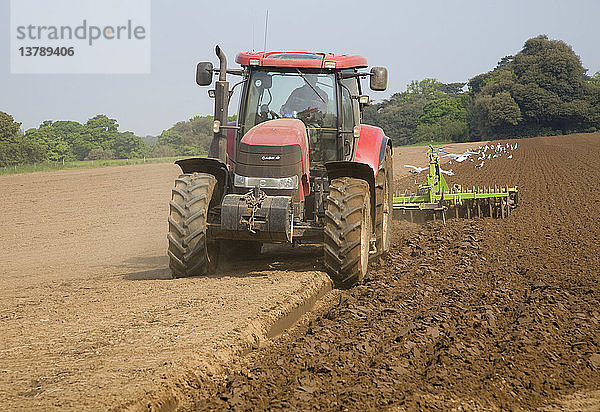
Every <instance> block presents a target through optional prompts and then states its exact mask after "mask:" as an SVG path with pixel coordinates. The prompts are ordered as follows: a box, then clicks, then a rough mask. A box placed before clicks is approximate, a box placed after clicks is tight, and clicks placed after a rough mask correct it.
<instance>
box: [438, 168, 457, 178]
mask: <svg viewBox="0 0 600 412" xmlns="http://www.w3.org/2000/svg"><path fill="white" fill-rule="evenodd" d="M440 172H442V173H443V174H445V175H448V176H454V172H453V171H452V169H450V170H443V169H440Z"/></svg>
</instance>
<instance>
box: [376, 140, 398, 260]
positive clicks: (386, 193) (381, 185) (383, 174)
mask: <svg viewBox="0 0 600 412" xmlns="http://www.w3.org/2000/svg"><path fill="white" fill-rule="evenodd" d="M393 175H394V172H393V169H392V150H391V149H390V147H389V146H388V147H387V148H386V151H385V160H384V162H383V169H381V170H380V171H379V173H378V174H377V178H376V182H375V198H376V199H377V205H376V208H375V210H376V218H375V238H376V240H377V241H376V243H375V245H376V247H377V254H376V255H375V256H378V257H379V256H383V255H385V254H387V253H388V252H389V250H390V246H391V243H392V209H393V201H394V199H393V194H392V185H393Z"/></svg>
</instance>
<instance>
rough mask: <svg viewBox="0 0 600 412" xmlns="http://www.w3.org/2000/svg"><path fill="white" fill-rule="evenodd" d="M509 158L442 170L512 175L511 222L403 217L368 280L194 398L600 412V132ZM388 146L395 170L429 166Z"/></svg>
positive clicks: (212, 404) (289, 404)
mask: <svg viewBox="0 0 600 412" xmlns="http://www.w3.org/2000/svg"><path fill="white" fill-rule="evenodd" d="M515 142H516V141H511V143H515ZM470 147H477V145H476V144H475V145H473V144H472V145H471V146H470ZM410 150H422V149H414V148H411V149H410ZM462 150H464V149H461V151H462ZM424 152H425V150H423V155H424ZM456 152H458V151H456ZM512 153H513V157H512V158H511V159H508V158H507V155H504V156H502V157H499V158H496V159H491V160H489V161H486V163H485V165H484V166H483V167H481V168H479V169H478V168H475V167H474V166H475V164H477V163H479V162H477V163H475V162H469V161H466V162H463V163H461V164H453V165H452V169H453V171H454V173H455V176H452V177H449V178H448V182H449V183H450V184H453V183H460V184H463V185H466V186H471V185H475V186H477V185H479V186H483V185H495V184H497V185H502V186H504V185H511V186H513V185H518V186H519V197H520V201H519V207H518V208H517V209H516V210H515V211H514V212H513V214H512V215H511V216H510V217H509V218H507V219H504V220H500V219H498V220H494V219H490V218H485V219H477V218H476V219H472V220H463V219H450V220H448V221H447V223H446V224H443V223H442V222H441V221H439V220H438V221H435V222H434V221H430V222H428V223H426V224H425V225H423V226H418V225H415V224H411V223H408V222H405V221H396V222H395V226H394V230H395V233H394V236H395V240H394V243H393V247H392V250H391V252H390V253H389V255H388V256H387V257H385V258H383V259H381V260H380V261H379V262H376V263H374V264H372V265H371V270H370V273H369V276H368V278H367V279H366V280H365V282H364V284H362V285H359V286H356V287H354V288H352V289H349V290H346V291H342V292H338V294H339V299H338V300H337V302H336V304H334V305H333V306H324V307H321V308H320V309H317V310H316V311H315V312H313V314H312V316H310V317H308V318H305V319H304V321H303V322H301V323H300V324H299V325H298V326H296V327H295V328H293V329H291V330H289V331H288V332H287V333H285V334H284V335H283V336H282V337H281V338H280V339H278V340H276V341H274V342H273V343H272V344H271V345H269V346H268V347H266V348H263V349H260V350H258V351H255V352H253V353H252V354H250V355H249V356H248V357H246V358H244V359H242V360H240V361H239V362H237V363H235V364H234V366H232V367H231V368H230V370H229V373H228V374H227V375H226V376H225V377H219V378H217V379H215V380H213V381H207V382H206V383H205V384H204V385H201V386H200V387H199V388H198V390H197V391H196V392H195V393H194V394H193V397H194V398H195V399H196V405H195V407H194V408H195V409H203V410H210V409H216V410H221V409H233V410H248V409H249V410H264V409H280V408H286V409H287V408H289V409H293V410H309V409H328V410H330V409H332V410H382V409H383V410H415V409H441V410H453V409H454V410H465V409H466V410H531V409H538V408H542V409H551V410H552V409H557V410H561V409H566V410H590V411H592V410H599V409H600V392H599V389H600V288H599V287H598V280H599V278H600V224H599V223H600V191H599V190H598V189H597V182H598V181H599V179H600V134H585V135H570V136H557V137H547V138H535V139H527V140H519V141H518V148H517V149H515V150H514V151H512ZM413 154H414V152H413ZM394 155H395V161H396V165H395V167H396V170H397V171H398V170H399V168H401V167H402V165H403V164H405V163H408V164H414V165H417V166H423V165H424V164H426V158H423V160H422V162H421V163H423V164H416V163H409V162H405V159H403V149H397V150H396V151H395V154H394ZM448 168H449V167H448ZM404 174H406V173H404ZM417 179H421V180H422V179H424V175H420V176H418V177H417ZM396 184H397V187H398V188H401V189H404V188H410V187H411V185H412V186H414V177H412V176H410V177H402V176H401V175H400V174H399V175H398V176H397V182H396Z"/></svg>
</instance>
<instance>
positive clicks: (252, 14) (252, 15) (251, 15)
mask: <svg viewBox="0 0 600 412" xmlns="http://www.w3.org/2000/svg"><path fill="white" fill-rule="evenodd" d="M250 17H251V18H250V20H252V51H253V52H254V8H251V9H250Z"/></svg>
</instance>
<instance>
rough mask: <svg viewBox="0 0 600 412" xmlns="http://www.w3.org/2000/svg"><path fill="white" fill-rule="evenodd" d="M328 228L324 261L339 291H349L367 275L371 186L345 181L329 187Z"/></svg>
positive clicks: (326, 220) (351, 180)
mask: <svg viewBox="0 0 600 412" xmlns="http://www.w3.org/2000/svg"><path fill="white" fill-rule="evenodd" d="M325 216H326V218H325V228H324V245H323V249H324V254H325V256H324V258H325V259H324V261H325V267H326V269H327V272H328V273H329V276H330V277H331V279H332V280H333V282H334V284H335V286H336V287H338V288H349V287H351V286H353V285H355V284H356V283H358V282H360V281H361V280H362V279H363V278H364V276H365V274H366V273H367V267H368V264H369V243H370V239H371V199H370V193H369V185H368V183H367V182H365V181H364V180H361V179H354V178H350V177H341V178H338V179H333V180H332V181H331V183H330V185H329V196H328V198H327V210H326V212H325Z"/></svg>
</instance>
